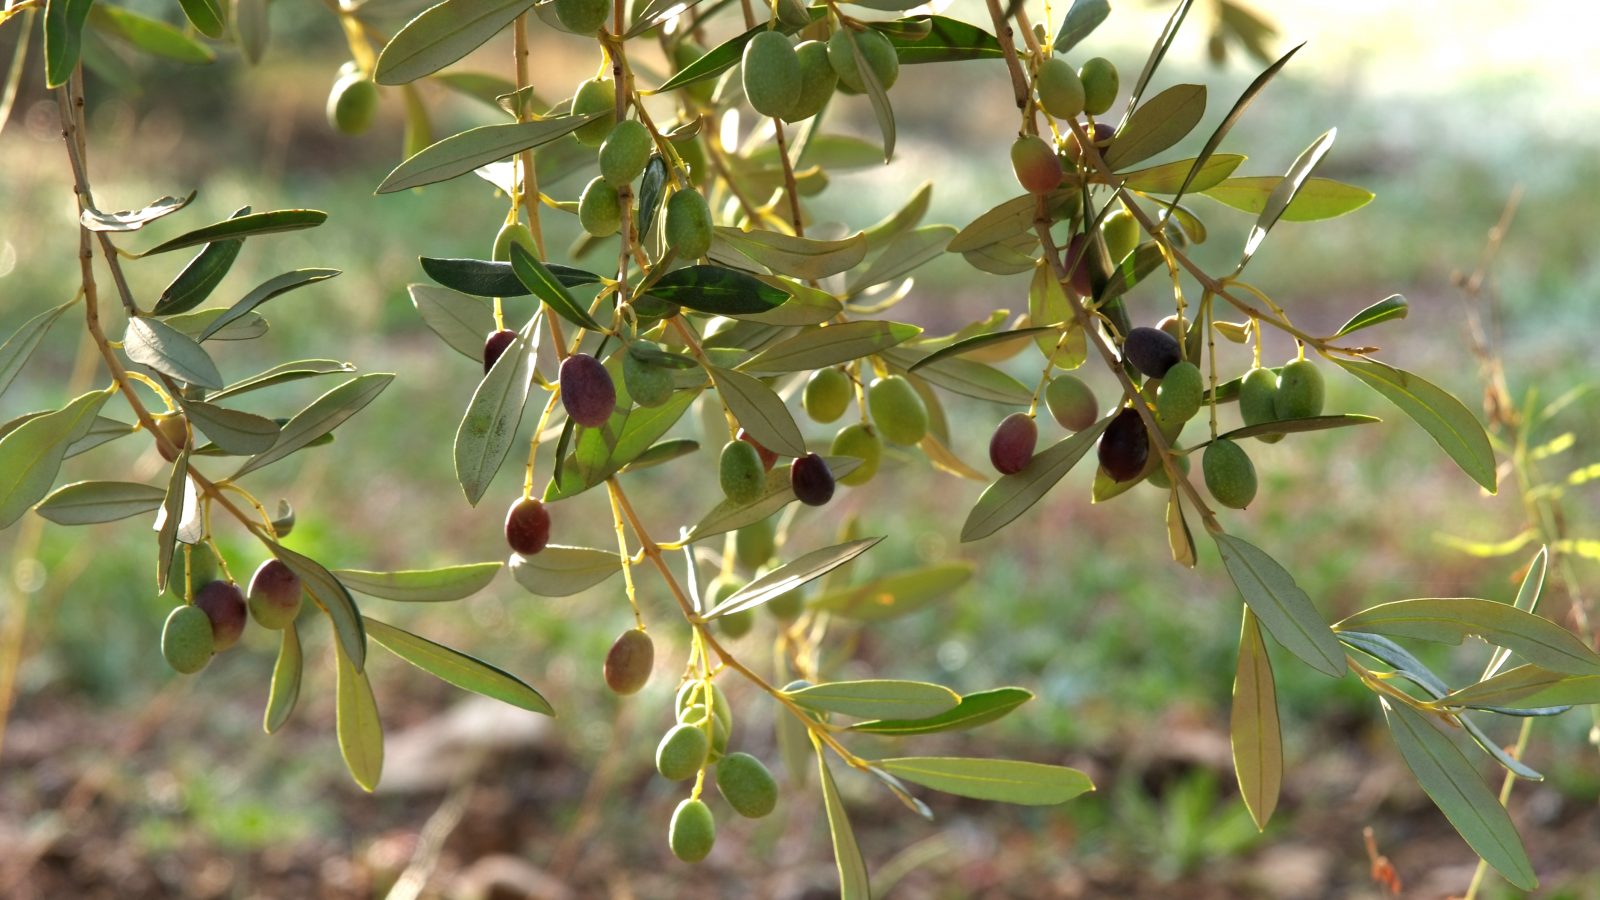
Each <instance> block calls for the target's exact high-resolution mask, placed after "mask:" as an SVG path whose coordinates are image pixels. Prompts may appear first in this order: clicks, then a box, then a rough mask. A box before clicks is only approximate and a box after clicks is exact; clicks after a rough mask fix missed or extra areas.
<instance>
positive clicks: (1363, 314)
mask: <svg viewBox="0 0 1600 900" xmlns="http://www.w3.org/2000/svg"><path fill="white" fill-rule="evenodd" d="M1410 311H1411V310H1410V307H1409V306H1407V304H1406V298H1404V297H1402V296H1400V295H1399V294H1390V295H1389V296H1387V297H1385V298H1383V299H1382V300H1379V301H1378V302H1377V303H1374V304H1372V305H1371V306H1369V307H1367V308H1366V309H1363V310H1362V311H1360V312H1358V313H1356V314H1355V315H1353V316H1351V317H1350V321H1348V322H1346V323H1344V324H1343V325H1341V326H1339V330H1338V331H1336V332H1334V334H1333V336H1334V337H1344V336H1345V335H1347V334H1349V333H1350V332H1352V331H1359V330H1360V329H1362V328H1369V327H1371V326H1373V325H1376V324H1378V323H1379V322H1387V321H1389V320H1390V319H1404V318H1405V317H1406V313H1408V312H1410Z"/></svg>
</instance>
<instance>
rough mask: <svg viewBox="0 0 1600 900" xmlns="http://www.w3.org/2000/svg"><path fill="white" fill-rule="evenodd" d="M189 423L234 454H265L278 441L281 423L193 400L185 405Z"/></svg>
mask: <svg viewBox="0 0 1600 900" xmlns="http://www.w3.org/2000/svg"><path fill="white" fill-rule="evenodd" d="M183 409H184V412H185V413H187V414H188V416H189V421H190V422H192V423H194V426H195V427H196V428H198V429H200V431H201V432H203V433H204V434H205V436H206V437H208V438H210V439H211V440H212V441H213V442H214V443H215V444H216V445H217V446H218V447H220V448H222V449H223V450H225V451H227V452H228V453H230V454H234V455H237V456H249V455H250V454H252V453H265V452H266V451H268V450H270V449H272V446H273V445H274V444H276V443H277V442H278V423H277V422H274V421H272V420H271V419H268V418H266V417H264V416H258V415H254V414H252V413H247V412H240V411H239V410H237V409H226V408H224V407H221V406H217V405H215V404H212V403H204V402H201V401H199V400H191V401H188V402H186V403H184V404H183Z"/></svg>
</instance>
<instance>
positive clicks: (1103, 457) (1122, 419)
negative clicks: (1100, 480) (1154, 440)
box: [1100, 406, 1150, 481]
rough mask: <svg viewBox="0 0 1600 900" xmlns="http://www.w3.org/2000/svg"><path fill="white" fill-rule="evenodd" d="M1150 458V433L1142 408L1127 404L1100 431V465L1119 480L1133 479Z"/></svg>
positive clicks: (1142, 469)
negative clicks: (1146, 428) (1146, 427)
mask: <svg viewBox="0 0 1600 900" xmlns="http://www.w3.org/2000/svg"><path fill="white" fill-rule="evenodd" d="M1149 460H1150V435H1149V433H1148V432H1146V431H1145V429H1144V421H1143V420H1142V419H1140V418H1139V411H1138V410H1136V409H1134V408H1133V407H1131V406H1130V407H1125V408H1124V409H1123V410H1122V411H1121V412H1119V413H1117V416H1116V418H1114V419H1112V420H1111V424H1110V425H1107V426H1106V430H1105V433H1103V434H1101V435H1100V468H1102V469H1105V471H1106V474H1107V475H1110V476H1111V477H1112V478H1113V479H1115V480H1116V481H1132V480H1133V479H1135V478H1138V477H1139V474H1140V473H1141V472H1143V471H1144V467H1145V463H1147V462H1149Z"/></svg>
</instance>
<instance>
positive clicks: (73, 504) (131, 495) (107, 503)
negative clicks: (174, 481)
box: [34, 481, 167, 525]
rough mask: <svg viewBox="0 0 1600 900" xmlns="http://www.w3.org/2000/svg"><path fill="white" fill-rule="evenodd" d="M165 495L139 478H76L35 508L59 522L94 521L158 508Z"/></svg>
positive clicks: (77, 522)
mask: <svg viewBox="0 0 1600 900" xmlns="http://www.w3.org/2000/svg"><path fill="white" fill-rule="evenodd" d="M166 495H167V492H166V491H164V490H162V489H161V488H158V487H155V486H153V485H148V484H140V483H139V482H136V481H77V482H74V483H72V484H68V485H63V486H61V487H59V488H56V489H55V490H54V491H52V492H51V493H50V496H48V497H46V498H44V501H43V502H41V503H40V504H39V505H38V506H36V507H34V512H36V513H38V514H39V515H41V516H44V517H45V518H46V519H49V520H50V521H52V522H54V523H56V524H57V525H93V524H95V523H98V522H115V521H116V520H118V519H126V518H128V517H129V516H137V515H142V514H144V513H150V512H155V511H156V510H157V509H160V508H161V501H162V499H163V498H165V497H166Z"/></svg>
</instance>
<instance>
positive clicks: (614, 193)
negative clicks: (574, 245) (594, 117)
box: [574, 82, 655, 237]
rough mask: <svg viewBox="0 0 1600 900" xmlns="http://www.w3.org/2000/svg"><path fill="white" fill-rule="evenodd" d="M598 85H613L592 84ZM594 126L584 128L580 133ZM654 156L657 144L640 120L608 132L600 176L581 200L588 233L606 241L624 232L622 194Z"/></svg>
mask: <svg viewBox="0 0 1600 900" xmlns="http://www.w3.org/2000/svg"><path fill="white" fill-rule="evenodd" d="M598 83H604V84H609V83H610V82H589V84H598ZM574 102H576V101H574ZM614 116H615V113H614V112H613V117H614ZM592 124H594V123H592V122H591V123H588V124H586V125H583V126H581V127H580V128H579V131H580V132H581V131H582V130H583V129H584V128H587V127H589V125H592ZM653 152H655V140H654V138H652V137H651V135H650V129H649V128H647V127H645V125H644V123H643V122H640V121H639V120H637V119H624V120H623V121H621V122H617V123H616V124H615V125H611V126H610V127H609V128H608V129H607V130H606V132H605V135H604V137H603V138H601V141H600V152H599V158H600V174H599V175H597V176H595V178H594V179H593V180H592V181H590V182H589V184H588V185H587V186H585V187H584V189H583V193H582V194H581V195H580V196H579V198H578V224H579V225H581V226H582V227H583V230H584V231H586V232H588V233H589V234H591V235H593V236H595V237H606V236H608V235H613V234H616V233H617V232H618V231H619V230H620V229H621V228H622V197H621V194H620V193H619V191H621V190H622V189H623V188H625V187H628V186H629V185H631V184H632V183H633V180H634V179H635V178H638V177H639V176H640V175H642V174H644V169H645V166H646V165H648V164H649V162H650V155H651V154H652V153H653Z"/></svg>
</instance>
